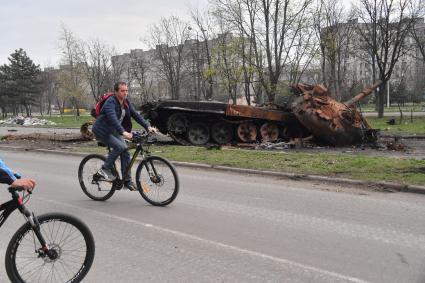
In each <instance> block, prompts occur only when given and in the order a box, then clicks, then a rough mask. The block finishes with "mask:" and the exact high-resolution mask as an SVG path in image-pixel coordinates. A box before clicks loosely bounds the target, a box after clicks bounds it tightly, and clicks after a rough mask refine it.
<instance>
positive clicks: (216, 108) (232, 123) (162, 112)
mask: <svg viewBox="0 0 425 283" xmlns="http://www.w3.org/2000/svg"><path fill="white" fill-rule="evenodd" d="M141 110H142V113H143V115H144V116H145V117H146V118H148V119H149V120H150V121H151V124H152V125H153V126H155V127H157V128H158V129H159V130H160V131H161V133H163V134H168V135H169V136H170V137H171V138H173V139H174V140H175V141H176V142H178V143H180V144H183V145H205V144H208V143H213V144H220V145H222V144H229V143H241V142H242V143H252V142H255V141H269V142H274V141H278V140H290V139H292V138H297V137H304V136H307V135H308V134H309V131H308V130H306V128H305V127H304V126H303V125H302V124H301V123H300V122H299V121H298V119H297V118H296V116H295V115H294V114H293V113H292V111H291V110H290V109H284V108H281V107H279V106H276V105H267V106H263V107H254V106H247V105H233V104H227V103H222V102H210V101H199V102H194V101H176V100H167V101H160V102H157V103H148V104H145V105H143V106H142V108H141Z"/></svg>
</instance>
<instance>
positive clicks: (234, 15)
mask: <svg viewBox="0 0 425 283" xmlns="http://www.w3.org/2000/svg"><path fill="white" fill-rule="evenodd" d="M311 2H312V1H311V0H303V1H294V0H252V1H248V0H247V1H239V2H237V0H216V6H217V7H218V9H220V10H221V11H222V14H223V15H224V16H225V18H226V20H228V21H235V19H237V21H240V22H241V23H240V24H242V25H244V26H246V28H244V31H245V34H246V36H247V37H249V38H251V39H252V40H253V49H254V54H255V57H256V60H255V61H256V65H255V67H256V70H257V73H258V77H259V80H260V81H261V83H262V85H263V88H264V89H265V92H266V94H267V97H268V101H270V102H274V100H275V96H276V92H277V85H278V82H279V79H280V78H281V76H282V74H283V72H284V71H285V68H286V66H288V65H291V64H292V63H293V62H291V61H292V60H293V59H294V58H293V57H291V55H292V54H293V52H294V49H295V48H297V47H299V46H300V45H302V44H304V43H303V42H304V41H301V42H300V39H302V37H300V36H299V34H300V33H302V32H303V29H304V28H305V24H304V22H305V20H306V19H307V17H308V10H307V8H308V7H309V5H310V4H311ZM235 3H236V4H235ZM235 7H236V8H235ZM239 7H241V8H239ZM263 60H265V64H264V67H263V64H262V62H264V61H263Z"/></svg>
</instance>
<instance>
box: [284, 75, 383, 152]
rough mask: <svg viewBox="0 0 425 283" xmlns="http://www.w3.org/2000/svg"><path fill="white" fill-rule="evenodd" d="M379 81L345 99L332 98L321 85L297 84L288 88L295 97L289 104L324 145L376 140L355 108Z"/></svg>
mask: <svg viewBox="0 0 425 283" xmlns="http://www.w3.org/2000/svg"><path fill="white" fill-rule="evenodd" d="M381 83H382V82H381V81H377V82H376V83H375V84H373V85H371V86H369V87H367V88H365V89H364V90H363V91H362V92H360V93H359V94H357V95H356V96H355V97H353V98H352V99H350V100H349V101H346V102H338V101H336V100H335V99H333V98H332V97H331V96H330V95H329V92H328V90H327V89H326V88H325V87H324V86H322V85H307V84H297V85H293V86H292V90H293V92H294V94H295V95H296V96H298V98H296V99H295V100H294V102H293V104H292V110H293V113H294V115H295V116H296V117H297V118H298V121H300V123H301V124H303V125H304V126H305V127H306V128H307V129H308V130H309V131H310V132H311V133H312V135H313V136H314V137H315V138H316V139H317V140H319V141H322V142H324V143H326V144H328V145H334V146H345V145H354V144H360V143H374V142H376V141H377V131H376V130H374V129H372V127H371V126H370V125H369V123H368V122H367V120H366V119H365V118H364V117H363V116H362V115H361V113H360V112H359V111H358V110H357V108H356V103H357V102H359V101H361V100H362V99H364V98H365V97H366V96H368V95H370V94H371V93H372V92H373V91H374V90H375V89H376V88H377V87H378V86H380V85H381Z"/></svg>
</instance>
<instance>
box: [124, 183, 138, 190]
mask: <svg viewBox="0 0 425 283" xmlns="http://www.w3.org/2000/svg"><path fill="white" fill-rule="evenodd" d="M124 188H126V189H129V190H130V191H137V187H136V184H135V183H133V182H132V181H127V182H125V183H124Z"/></svg>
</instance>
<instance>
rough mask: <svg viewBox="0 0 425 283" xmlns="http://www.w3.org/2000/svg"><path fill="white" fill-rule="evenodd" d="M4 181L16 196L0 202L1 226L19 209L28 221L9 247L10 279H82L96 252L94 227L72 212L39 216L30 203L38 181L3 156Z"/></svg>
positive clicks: (16, 281)
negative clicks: (23, 176)
mask: <svg viewBox="0 0 425 283" xmlns="http://www.w3.org/2000/svg"><path fill="white" fill-rule="evenodd" d="M0 183H5V184H8V185H9V189H8V190H9V193H10V194H11V197H12V199H11V200H9V201H7V202H4V203H0V227H1V226H2V225H3V224H4V223H5V221H6V219H7V218H8V217H9V216H10V215H11V214H12V213H13V212H14V211H16V210H17V211H19V212H20V213H21V214H22V215H23V216H24V218H25V223H24V224H23V225H22V226H21V227H20V228H19V229H18V230H17V231H16V232H15V234H14V235H13V237H12V239H11V240H10V242H9V244H8V246H7V249H6V255H5V260H4V262H5V267H6V273H7V276H8V277H9V279H10V281H11V282H14V283H26V282H60V283H63V282H72V283H77V282H81V281H82V280H83V278H84V277H85V276H86V275H87V273H88V272H89V270H90V268H91V265H92V263H93V260H94V255H95V243H94V239H93V235H92V233H91V231H90V229H89V228H88V227H87V226H86V225H85V224H84V223H83V222H82V221H81V220H79V219H78V218H76V217H74V216H72V215H69V214H64V213H55V212H53V213H52V212H51V213H46V214H42V215H39V216H37V215H36V214H35V213H34V212H32V211H30V210H29V209H28V208H27V207H26V203H27V202H28V201H29V198H30V195H31V192H32V190H33V189H34V186H35V181H34V180H32V179H21V176H20V175H19V174H18V173H13V171H12V170H11V169H10V168H8V167H7V166H6V164H5V163H4V162H3V161H2V160H1V159H0ZM21 191H22V192H21ZM2 244H4V243H3V242H2Z"/></svg>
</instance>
